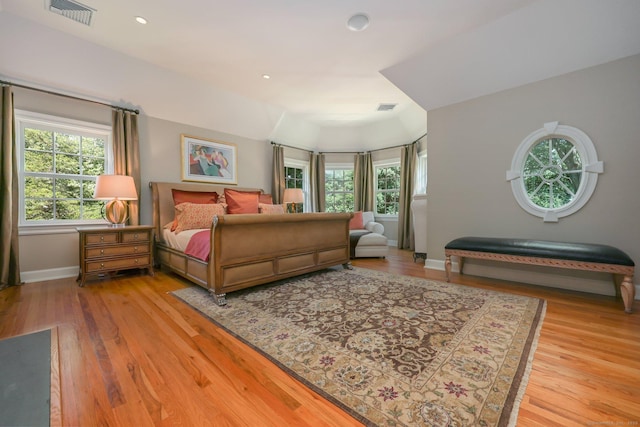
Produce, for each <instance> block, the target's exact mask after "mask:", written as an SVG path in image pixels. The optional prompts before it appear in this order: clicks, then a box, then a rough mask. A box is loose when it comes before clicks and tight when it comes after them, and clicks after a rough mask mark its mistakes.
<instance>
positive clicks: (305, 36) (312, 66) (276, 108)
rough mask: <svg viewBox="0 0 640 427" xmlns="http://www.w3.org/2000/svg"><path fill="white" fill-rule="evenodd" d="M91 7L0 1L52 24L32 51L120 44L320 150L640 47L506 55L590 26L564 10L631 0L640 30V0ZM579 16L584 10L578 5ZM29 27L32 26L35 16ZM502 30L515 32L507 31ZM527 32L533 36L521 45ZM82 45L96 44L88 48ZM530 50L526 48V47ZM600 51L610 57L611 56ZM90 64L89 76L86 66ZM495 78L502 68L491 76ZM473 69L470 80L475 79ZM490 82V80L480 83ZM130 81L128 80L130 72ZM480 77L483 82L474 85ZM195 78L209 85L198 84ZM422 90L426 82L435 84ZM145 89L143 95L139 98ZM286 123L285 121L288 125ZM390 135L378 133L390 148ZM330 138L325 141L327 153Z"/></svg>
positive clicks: (217, 1) (120, 0) (203, 1)
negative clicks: (76, 10)
mask: <svg viewBox="0 0 640 427" xmlns="http://www.w3.org/2000/svg"><path fill="white" fill-rule="evenodd" d="M81 2H82V3H83V4H85V5H87V6H89V7H92V8H94V9H96V10H97V12H96V13H95V15H94V18H93V22H92V24H91V26H85V25H82V24H79V23H76V22H73V21H71V20H69V19H67V18H64V17H62V16H59V15H56V14H53V13H51V12H49V11H48V4H49V0H0V11H1V12H2V13H0V15H4V19H5V20H4V21H3V22H5V27H9V25H7V24H11V23H14V25H15V26H14V27H13V28H12V29H11V32H9V31H10V30H9V29H8V28H7V29H6V30H5V31H6V33H7V34H12V35H13V34H18V33H19V31H20V30H21V29H22V28H24V27H30V25H34V24H37V26H38V28H46V29H47V30H46V31H44V30H43V31H39V34H38V35H37V36H39V37H40V39H41V40H40V41H32V43H33V44H34V46H33V49H36V50H37V49H43V50H44V49H46V50H47V52H49V51H51V49H52V47H45V46H44V45H46V44H47V42H49V41H50V43H51V44H52V45H54V44H57V45H58V46H57V48H60V49H61V47H60V46H59V45H62V44H64V45H71V44H73V45H74V46H75V45H77V46H83V47H82V49H84V50H85V51H86V54H87V58H90V59H93V57H92V54H93V55H95V57H96V60H95V61H93V62H96V61H99V60H100V58H106V57H107V56H108V55H112V54H111V53H109V52H113V54H118V55H120V56H121V57H125V58H129V59H128V60H127V61H129V63H130V64H131V69H135V70H139V71H140V70H142V69H143V67H142V65H141V63H144V64H146V65H145V67H147V68H145V70H147V71H145V73H146V75H147V76H148V77H147V79H148V80H149V81H151V80H152V79H153V77H152V74H153V73H151V72H150V71H149V70H150V68H149V67H150V66H153V67H154V69H155V70H159V71H157V72H158V73H160V72H163V73H165V74H164V75H168V74H167V73H171V75H172V76H176V79H182V80H183V81H184V84H185V85H188V86H189V88H190V89H192V93H198V92H199V93H201V94H202V96H203V97H204V96H205V94H206V95H209V94H210V93H212V92H211V91H212V90H213V89H214V88H215V90H216V91H217V92H215V93H216V94H217V96H216V98H220V94H221V93H222V94H226V95H225V99H226V98H232V97H234V96H235V97H236V98H237V97H238V96H239V97H242V98H243V99H247V100H251V101H252V102H254V103H253V104H251V107H250V108H249V109H256V110H265V111H267V113H265V115H266V116H268V117H267V118H266V119H265V121H266V122H269V125H268V126H265V128H269V127H270V126H271V127H272V130H271V131H270V132H267V134H264V135H262V133H264V132H262V131H255V132H247V135H244V136H248V137H253V138H265V139H269V138H273V136H274V134H273V128H274V127H278V126H279V127H280V128H281V129H280V132H279V135H280V136H281V137H282V138H284V139H285V141H283V142H285V143H286V142H287V141H286V139H287V136H291V137H292V138H294V139H295V138H298V140H300V141H303V143H302V145H310V146H313V145H314V144H315V145H317V144H318V142H317V139H318V138H320V139H323V138H324V139H326V140H332V141H338V142H339V143H341V142H342V141H343V140H348V139H349V137H350V136H354V134H353V133H349V131H347V134H346V135H347V137H345V134H344V132H342V135H341V136H339V135H338V133H340V132H339V130H340V129H347V130H348V129H351V130H353V129H359V131H358V133H359V135H358V138H360V139H366V140H368V141H370V142H371V141H373V140H375V139H376V137H380V136H382V137H384V138H383V139H384V140H385V141H390V142H392V143H397V140H398V135H393V132H394V131H393V126H387V125H385V126H382V125H381V123H395V126H396V127H400V128H403V132H402V133H403V135H402V136H401V137H400V139H401V142H409V141H407V139H409V138H415V137H418V136H421V133H422V132H423V131H424V130H425V129H426V113H425V110H427V109H429V108H433V107H439V106H443V105H447V104H448V103H452V102H459V101H461V100H464V99H468V98H470V97H473V96H479V95H481V94H484V93H490V92H494V91H497V90H501V89H504V88H507V87H513V86H514V85H518V84H523V83H528V82H530V81H535V80H536V79H540V78H546V77H550V76H552V75H557V74H559V73H563V72H569V71H572V70H573V69H577V68H580V67H585V66H589V65H595V64H596V63H600V62H604V61H605V60H611V59H615V57H621V56H624V55H630V54H633V53H638V52H640V47H639V46H638V45H639V44H640V40H636V39H635V38H636V37H637V31H635V32H634V33H633V34H632V40H630V41H629V40H628V43H627V44H628V45H629V46H626V45H625V46H624V47H623V48H620V49H614V50H615V52H613V53H611V51H612V49H611V43H616V45H619V44H620V40H623V41H624V40H625V39H624V37H623V36H624V33H622V34H618V37H617V38H615V39H613V40H612V41H611V43H606V42H603V43H594V44H592V45H589V46H585V49H583V50H584V52H580V54H581V57H580V59H581V60H580V61H577V62H576V61H574V62H572V63H570V65H568V66H566V67H562V66H559V67H554V68H553V69H552V70H551V71H549V70H548V69H545V70H544V72H542V71H541V72H539V73H537V74H536V73H533V74H532V73H529V74H527V72H526V70H522V69H520V70H519V69H518V68H519V67H517V66H516V67H514V66H513V64H514V63H516V64H518V63H520V62H519V61H520V60H519V59H518V61H511V62H508V61H505V56H506V57H509V55H511V56H512V57H516V58H519V55H520V56H522V55H523V54H524V55H525V56H528V57H533V58H535V56H536V54H537V53H544V52H545V51H549V50H553V49H554V46H553V45H550V44H549V43H550V41H552V40H553V37H557V35H554V34H555V33H559V34H561V35H562V33H563V28H562V24H563V22H565V23H567V24H568V25H570V26H572V28H573V27H575V28H578V29H579V28H580V26H583V24H588V25H591V24H593V23H592V22H587V23H582V22H572V16H565V15H564V14H565V12H566V10H567V9H569V10H570V9H571V8H574V9H584V8H590V9H593V10H594V11H593V13H591V14H590V15H588V16H589V17H590V18H589V19H591V17H592V18H593V19H598V15H601V14H602V11H601V10H600V9H602V8H607V7H609V8H612V9H616V8H619V10H620V11H621V13H619V14H618V15H623V16H622V17H623V18H624V15H625V9H620V8H621V7H623V6H624V8H626V9H631V10H632V11H633V13H632V14H631V16H627V20H628V21H630V22H635V23H636V24H635V26H636V27H640V26H639V25H637V22H638V20H637V18H638V12H639V11H640V8H638V7H637V5H638V4H640V1H637V0H396V1H393V2H392V1H389V0H323V1H319V0H231V1H229V0H225V1H222V0H180V1H175V0H173V1H169V0H135V1H132V0H109V1H106V0H81ZM583 5H585V7H583ZM598 5H600V6H598ZM605 5H606V6H605ZM558 6H560V10H562V11H563V14H562V15H560V16H559V17H558V16H557V14H556V13H555V12H556V9H557V7H558ZM595 6H598V7H595ZM358 12H361V13H366V14H367V15H368V16H369V17H370V21H371V23H370V25H369V27H368V28H367V29H365V30H364V31H361V32H352V31H349V30H348V29H347V26H346V22H347V20H348V18H349V17H350V16H351V15H352V14H354V13H358ZM594 14H595V16H594ZM634 14H635V16H634ZM627 15H628V13H627ZM135 16H144V17H145V18H146V19H147V20H148V24H147V25H140V24H138V23H136V22H135V20H134V17H135ZM523 16H533V17H534V19H536V20H540V17H541V16H542V18H543V19H542V20H541V21H539V22H535V21H534V22H528V21H527V20H526V19H525V20H523ZM545 16H548V17H549V18H551V21H549V22H552V23H553V26H548V25H545V24H547V23H548V22H546V19H544V18H545ZM576 16H578V17H581V16H584V15H580V13H578V14H577V15H576ZM11 17H15V18H11ZM0 18H2V16H0ZM616 18H617V19H618V18H620V17H618V16H617V17H616ZM18 21H20V22H18ZM26 22H28V23H29V25H26V24H24V23H26ZM522 25H528V26H531V28H529V29H526V30H527V31H525V29H523V28H514V26H516V27H518V26H522ZM557 25H560V27H558V26H557ZM34 28H35V27H34ZM594 28H600V31H601V32H602V33H601V34H600V35H598V38H599V39H601V40H608V36H609V35H610V33H612V32H615V31H612V28H611V26H608V25H607V22H606V21H605V22H603V23H601V24H600V25H599V26H596V27H594ZM501 29H507V30H510V31H511V32H510V33H505V32H503V31H500V30H501ZM589 30H591V29H589ZM25 31H29V34H33V39H34V40H37V36H36V34H35V32H34V31H33V30H32V29H29V30H25ZM533 31H535V32H541V33H548V34H549V35H550V37H528V34H531V32H533ZM595 33H596V34H597V33H598V30H596V31H595ZM0 34H1V30H0ZM57 34H61V36H58V35H57ZM62 34H64V35H65V36H64V37H67V38H64V37H63V36H62ZM15 37H18V36H15ZM69 37H73V39H70V38H69ZM523 38H524V41H526V43H524V44H519V41H520V40H521V39H523ZM637 38H640V37H637ZM75 40H80V41H82V42H83V43H85V44H84V45H80V44H77V43H75ZM23 42H25V43H26V42H27V41H23ZM576 42H577V43H579V42H580V41H579V40H577V41H576ZM92 45H93V46H95V47H96V49H92V50H93V51H95V52H90V51H89V50H91V49H90V46H92ZM96 45H97V46H96ZM0 47H2V45H1V44H0ZM494 47H495V48H494ZM519 47H523V48H524V49H525V50H526V51H525V52H516V50H518V49H519ZM562 47H563V48H571V46H562ZM76 49H77V47H76ZM23 50H24V49H23ZM520 50H523V49H520ZM447 52H449V53H451V54H455V58H452V57H451V55H449V56H447ZM487 52H490V53H492V54H495V53H496V52H497V55H496V56H495V57H493V55H492V54H491V55H487V54H486V53H487ZM602 52H607V54H605V55H603V54H602ZM479 53H482V54H483V57H484V59H485V62H486V63H490V64H492V65H491V66H490V67H488V68H487V67H486V66H485V65H486V64H483V63H482V60H483V58H479V57H478V55H479ZM565 53H566V55H564V56H565V57H571V55H570V54H571V52H565ZM74 54H75V55H77V54H78V53H77V52H74ZM50 55H51V56H52V57H51V60H52V61H55V60H56V58H55V57H53V53H50ZM65 55H66V59H65V61H66V62H60V65H59V66H60V67H64V66H65V64H68V63H69V62H71V61H79V60H78V58H76V57H74V55H72V54H71V53H70V52H66V53H65ZM65 55H63V53H62V51H61V52H60V53H58V56H65ZM541 57H544V55H542V56H541ZM562 57H563V55H556V58H555V60H556V61H561V62H562ZM612 57H613V58H612ZM113 58H115V57H113ZM113 58H111V57H110V60H111V61H113V60H114V59H113ZM461 58H462V59H461ZM464 58H473V61H471V62H469V61H464ZM60 61H62V60H60ZM105 61H106V59H105ZM118 61H122V58H118ZM488 61H489V62H488ZM500 61H503V62H502V65H501V66H499V67H498V68H500V69H502V70H506V72H508V75H505V76H502V75H500V73H497V74H496V73H494V72H493V70H494V69H495V68H496V64H500ZM17 62H19V61H17ZM87 62H89V61H87ZM25 63H27V62H26V61H25ZM121 63H122V62H119V64H121ZM5 65H6V68H4V67H3V65H1V64H0V73H2V72H4V73H6V74H8V77H16V78H24V79H25V80H27V81H29V80H36V81H35V82H34V83H41V84H45V85H54V86H55V85H57V86H59V87H65V88H68V89H69V90H70V91H72V92H79V93H82V92H87V87H83V86H82V84H81V83H82V82H81V79H79V78H78V79H76V80H75V81H74V80H72V79H68V80H67V79H65V78H62V77H60V79H59V80H60V81H59V82H57V84H56V82H55V81H52V80H55V79H54V77H55V72H56V71H55V70H54V71H52V72H51V73H50V74H48V75H47V77H48V79H47V78H44V77H42V75H41V72H40V77H34V76H36V75H37V72H38V71H37V70H35V71H32V73H33V74H30V72H31V71H30V72H26V71H25V70H24V67H23V68H21V69H20V70H19V72H18V71H16V70H15V69H11V66H10V65H9V64H5ZM90 66H91V65H90V64H87V65H86V67H90ZM473 67H478V68H477V69H478V70H479V73H474V72H473V70H474V69H473ZM492 67H493V68H492ZM120 68H122V66H120ZM520 68H522V67H520ZM533 68H535V67H533ZM76 69H77V66H76ZM87 73H88V74H89V72H88V71H87ZM519 73H523V74H522V78H519V77H518V76H519V75H520V74H519ZM12 74H13V75H12ZM15 74H18V75H15ZM67 74H69V73H67ZM138 74H140V73H138ZM263 74H269V75H270V76H271V78H270V79H269V80H265V79H263V78H262V75H263ZM383 74H384V75H386V76H387V77H388V78H389V79H390V80H392V81H393V82H394V83H395V84H393V83H391V81H390V80H388V79H387V78H386V77H385V76H384V75H383ZM485 74H486V75H485ZM491 75H494V76H493V78H491ZM448 76H455V77H456V79H455V80H451V79H448V78H447V77H448ZM469 76H472V78H471V79H469ZM484 77H486V79H484V80H483V78H484ZM126 78H127V76H124V75H123V76H121V77H120V79H126ZM485 80H486V81H485ZM74 82H75V83H74ZM74 84H75V85H76V87H74ZM112 84H113V83H112ZM131 84H133V83H131ZM165 85H166V83H165ZM473 85H475V86H476V87H473V88H472V87H471V86H473ZM85 86H86V85H85ZM98 86H99V84H98V83H96V82H94V83H93V86H92V90H91V91H89V93H90V94H91V93H94V92H93V91H95V93H97V94H98V95H99V96H102V97H104V96H105V94H107V93H109V90H111V91H112V93H116V92H117V91H116V90H115V88H114V87H109V85H105V87H104V88H102V89H98ZM138 86H140V85H139V84H138ZM398 86H399V87H402V89H403V90H404V91H405V92H406V93H405V92H403V91H402V90H400V89H399V88H398ZM196 87H198V88H200V89H195V88H196ZM425 88H426V89H428V90H426V91H425ZM154 91H157V89H154ZM220 91H222V92H220ZM125 93H127V94H128V95H129V96H134V98H133V99H134V100H135V101H137V102H140V103H141V104H142V105H143V108H144V109H146V110H147V111H148V110H149V109H152V108H154V107H150V106H149V104H151V102H147V103H146V104H145V101H147V100H153V101H156V103H157V100H155V99H153V94H147V95H143V94H139V93H134V91H133V90H131V89H129V90H128V91H127V92H125ZM407 94H409V95H407ZM431 94H433V96H431ZM143 97H146V98H145V99H142V98H143ZM210 97H211V96H210ZM194 98H195V96H194ZM125 99H127V98H125ZM416 102H417V103H416ZM194 103H195V99H194ZM380 103H395V104H398V106H397V107H396V109H394V110H393V111H391V112H378V111H376V108H377V106H378V104H380ZM418 104H419V105H418ZM260 106H266V107H265V108H263V107H260ZM207 108H210V107H207ZM183 109H184V108H183ZM151 113H153V111H151ZM181 114H183V115H184V116H186V117H192V118H193V122H194V123H193V124H196V125H199V126H203V127H207V126H212V123H205V121H206V118H205V117H204V116H203V117H202V120H201V121H200V122H198V114H200V112H199V111H191V112H190V113H187V112H183V111H173V112H172V113H170V112H169V109H168V107H167V109H166V111H162V112H161V111H159V110H158V111H157V112H156V116H159V117H161V118H173V119H175V120H184V121H183V122H184V123H191V122H190V121H189V120H188V119H185V118H182V117H181ZM220 114H222V112H220ZM220 114H219V115H220ZM163 115H164V116H167V117H163ZM271 116H273V117H271ZM216 126H217V127H211V128H212V129H220V130H222V131H230V132H238V131H237V129H231V128H228V129H225V128H224V124H223V125H220V124H216ZM283 127H285V128H286V129H285V130H284V131H283V130H282V128H283ZM310 129H311V130H312V132H310V131H309V130H310ZM363 129H364V131H362V130H363ZM383 129H386V130H383ZM301 133H306V134H307V135H308V134H311V133H314V134H315V135H314V138H315V139H316V141H313V140H312V138H311V139H309V138H308V141H304V138H300V136H299V134H301ZM238 134H242V133H241V132H238ZM363 134H364V136H363ZM294 135H295V136H294ZM305 142H306V143H307V144H305ZM384 143H385V142H381V144H383V145H384ZM326 144H327V143H326V142H325V145H323V148H324V147H326Z"/></svg>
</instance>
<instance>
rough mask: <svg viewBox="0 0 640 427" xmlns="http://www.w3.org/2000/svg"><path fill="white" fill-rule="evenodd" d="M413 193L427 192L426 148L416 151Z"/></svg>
mask: <svg viewBox="0 0 640 427" xmlns="http://www.w3.org/2000/svg"><path fill="white" fill-rule="evenodd" d="M417 163H418V164H417V165H416V166H417V167H416V176H415V180H414V186H413V188H414V191H413V194H427V150H424V151H421V152H420V153H418V162H417Z"/></svg>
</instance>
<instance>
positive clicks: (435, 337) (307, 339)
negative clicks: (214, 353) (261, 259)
mask: <svg viewBox="0 0 640 427" xmlns="http://www.w3.org/2000/svg"><path fill="white" fill-rule="evenodd" d="M174 295H176V296H177V297H178V298H180V299H182V300H183V301H185V302H186V303H187V304H189V305H191V306H192V307H194V308H196V309H197V310H199V311H200V312H201V313H203V314H204V315H205V316H208V317H209V318H210V319H211V320H212V321H213V322H214V323H216V324H218V325H220V326H221V327H223V328H224V329H226V330H227V331H229V332H230V333H232V334H233V335H234V336H236V337H238V338H239V339H241V340H243V341H244V342H246V343H248V344H249V345H250V346H252V347H253V348H255V349H256V350H258V351H259V352H261V353H263V354H264V355H266V356H267V357H268V358H270V359H271V360H272V361H273V362H275V363H276V364H278V366H279V367H281V368H282V369H283V370H285V371H286V372H288V373H289V374H290V375H292V376H293V377H295V378H296V379H298V380H300V381H302V382H303V383H304V384H306V385H307V386H308V387H310V388H312V389H313V390H315V391H317V392H318V393H320V394H321V395H323V396H324V397H326V398H327V399H329V400H330V401H332V402H334V403H335V404H337V405H339V406H340V407H342V408H343V409H344V410H345V411H347V412H348V413H350V414H351V415H352V416H353V417H354V418H356V419H358V420H359V421H361V422H363V423H365V424H367V425H380V426H402V425H406V426H419V425H428V426H502V425H515V421H516V417H517V412H518V407H519V403H520V399H521V397H522V394H524V389H525V387H526V383H527V378H528V374H529V370H530V365H531V362H532V359H533V353H534V351H535V346H536V343H537V337H538V333H539V329H540V327H541V325H542V319H543V317H544V312H545V307H546V305H545V301H544V300H540V299H536V298H530V297H525V296H519V295H511V294H506V293H499V292H494V291H489V290H482V289H476V288H472V287H466V286H461V285H455V284H451V283H443V282H437V281H430V280H425V279H420V278H414V277H409V276H399V275H394V274H390V273H384V272H378V271H373V270H367V269H361V268H355V269H353V270H341V269H340V270H325V271H322V272H319V273H314V274H308V275H304V276H300V277H296V278H293V279H289V280H283V281H280V282H276V283H274V284H271V285H264V286H259V287H256V288H252V289H247V290H243V291H237V292H232V293H230V294H228V295H227V305H226V306H225V307H218V306H217V305H215V303H214V302H213V299H212V298H211V297H210V296H209V294H208V293H207V292H206V290H204V289H202V288H200V287H197V286H194V287H191V288H186V289H181V290H179V291H176V292H174Z"/></svg>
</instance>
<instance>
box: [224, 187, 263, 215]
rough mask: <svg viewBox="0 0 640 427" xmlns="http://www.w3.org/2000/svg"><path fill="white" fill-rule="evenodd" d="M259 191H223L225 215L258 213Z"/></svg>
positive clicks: (227, 189)
mask: <svg viewBox="0 0 640 427" xmlns="http://www.w3.org/2000/svg"><path fill="white" fill-rule="evenodd" d="M259 196H260V192H259V191H237V190H231V189H229V188H225V189H224V200H225V202H226V203H227V213H229V214H242V213H259V208H258V203H259Z"/></svg>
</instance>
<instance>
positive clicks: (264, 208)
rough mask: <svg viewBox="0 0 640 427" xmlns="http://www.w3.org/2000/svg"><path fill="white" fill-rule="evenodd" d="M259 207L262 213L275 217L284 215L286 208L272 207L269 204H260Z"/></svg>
mask: <svg viewBox="0 0 640 427" xmlns="http://www.w3.org/2000/svg"><path fill="white" fill-rule="evenodd" d="M258 207H259V208H260V213H263V214H267V215H273V214H283V213H284V206H283V205H272V204H268V203H259V204H258Z"/></svg>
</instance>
